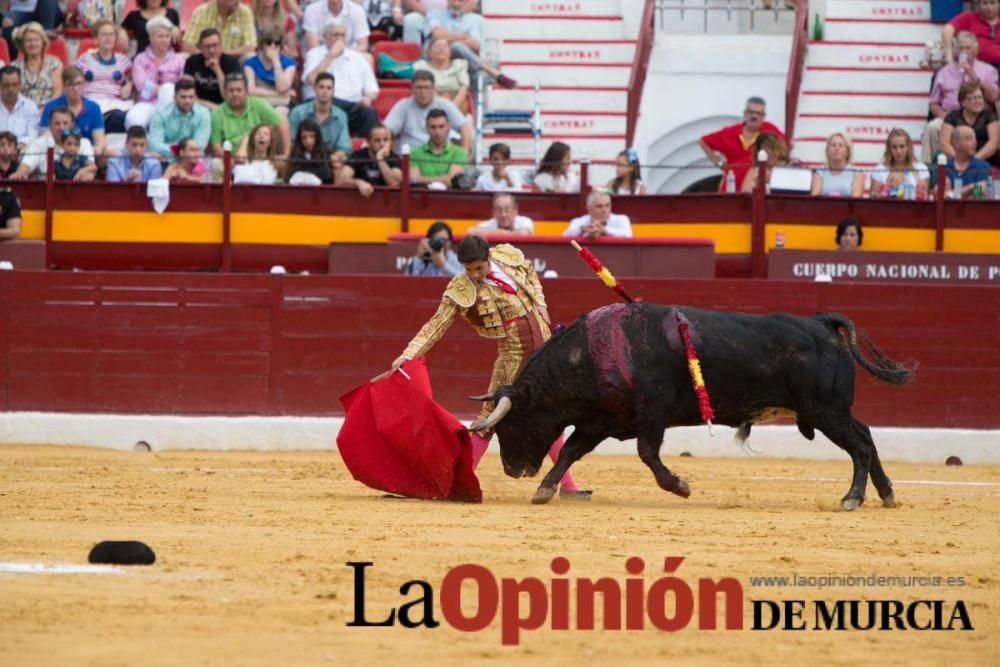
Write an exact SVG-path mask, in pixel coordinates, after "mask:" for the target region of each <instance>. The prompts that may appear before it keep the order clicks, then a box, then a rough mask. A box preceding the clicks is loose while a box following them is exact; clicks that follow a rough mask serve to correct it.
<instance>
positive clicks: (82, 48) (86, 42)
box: [76, 37, 97, 58]
mask: <svg viewBox="0 0 1000 667" xmlns="http://www.w3.org/2000/svg"><path fill="white" fill-rule="evenodd" d="M96 48H97V40H96V39H94V38H93V37H87V38H85V39H81V40H80V43H79V44H78V45H77V47H76V57H77V58H79V57H80V56H82V55H83V54H84V53H86V52H87V51H89V50H91V49H96Z"/></svg>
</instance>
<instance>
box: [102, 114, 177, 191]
mask: <svg viewBox="0 0 1000 667" xmlns="http://www.w3.org/2000/svg"><path fill="white" fill-rule="evenodd" d="M147 147H148V143H147V141H146V130H144V129H143V128H142V127H141V126H139V125H134V126H132V127H130V128H129V129H128V132H127V133H126V135H125V154H124V155H119V156H117V157H113V158H111V159H110V160H108V181H110V182H112V183H145V182H146V181H149V180H152V179H154V178H159V177H160V176H162V175H163V167H161V166H160V160H159V159H158V158H155V157H153V156H151V155H147V154H146V148H147Z"/></svg>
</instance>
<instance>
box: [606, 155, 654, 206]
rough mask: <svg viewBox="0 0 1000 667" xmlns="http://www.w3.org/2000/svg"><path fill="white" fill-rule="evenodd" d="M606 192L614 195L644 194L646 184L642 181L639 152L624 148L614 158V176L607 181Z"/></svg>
mask: <svg viewBox="0 0 1000 667" xmlns="http://www.w3.org/2000/svg"><path fill="white" fill-rule="evenodd" d="M606 187H607V190H608V192H610V193H612V194H616V195H644V194H646V184H645V183H643V182H642V166H641V165H640V164H639V154H638V153H636V152H635V149H634V148H630V149H628V150H624V151H622V152H621V153H619V154H618V158H617V159H616V160H615V177H614V178H613V179H611V180H610V181H608V184H607V186H606Z"/></svg>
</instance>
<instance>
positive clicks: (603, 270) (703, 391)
mask: <svg viewBox="0 0 1000 667" xmlns="http://www.w3.org/2000/svg"><path fill="white" fill-rule="evenodd" d="M570 244H571V245H572V246H573V249H574V250H576V252H577V254H579V255H580V259H582V260H583V261H584V262H585V263H586V264H587V266H589V267H590V268H591V270H593V272H594V273H596V274H597V277H598V278H600V279H601V282H603V283H604V284H605V285H607V286H608V287H610V288H611V289H613V290H614V291H615V292H616V293H617V294H618V296H620V297H621V298H622V299H624V300H625V302H626V303H636V299H633V298H632V296H631V295H630V294H629V293H628V292H626V291H625V288H624V287H623V286H622V284H621V283H619V282H618V280H617V279H615V277H614V275H612V273H611V272H610V271H608V269H607V267H606V266H604V264H603V263H602V262H601V260H599V259H597V257H596V256H594V253H592V252H590V250H588V249H587V248H584V247H583V246H581V245H580V244H579V243H577V242H576V241H570ZM677 319H678V327H677V328H678V331H679V332H680V337H681V341H682V342H683V343H684V354H685V356H686V357H687V366H688V371H689V372H690V373H691V386H692V387H693V388H694V393H695V396H697V397H698V410H699V412H700V413H701V420H702V421H703V422H705V423H706V424H708V432H709V433H710V434H711V432H712V420H713V419H714V418H715V411H714V410H712V402H711V400H709V397H708V387H706V386H705V378H704V377H703V376H702V374H701V362H700V361H698V355H697V353H696V352H695V349H694V344H693V343H692V342H691V332H690V324H689V323H688V320H687V318H686V317H684V316H683V315H682V314H681V313H680V312H679V311H678V312H677Z"/></svg>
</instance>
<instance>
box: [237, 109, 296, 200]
mask: <svg viewBox="0 0 1000 667" xmlns="http://www.w3.org/2000/svg"><path fill="white" fill-rule="evenodd" d="M236 162H237V165H236V167H234V168H233V182H234V183H253V184H254V185H274V183H275V182H276V181H277V180H278V176H279V175H280V174H283V173H284V172H285V161H284V160H283V159H281V158H278V153H277V146H276V142H275V137H274V128H273V127H271V125H269V124H267V123H261V124H260V125H257V126H256V127H254V128H253V129H252V130H250V132H248V133H247V134H246V135H244V136H243V140H242V141H241V142H240V147H239V149H238V150H237V151H236Z"/></svg>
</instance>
